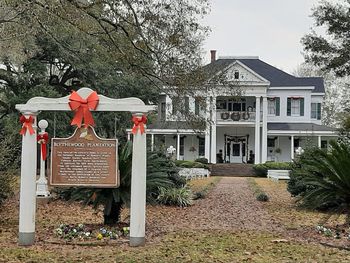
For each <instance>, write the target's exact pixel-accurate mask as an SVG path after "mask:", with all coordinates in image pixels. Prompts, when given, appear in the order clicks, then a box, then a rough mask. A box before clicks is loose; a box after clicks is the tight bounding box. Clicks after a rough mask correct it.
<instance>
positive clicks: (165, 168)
mask: <svg viewBox="0 0 350 263" xmlns="http://www.w3.org/2000/svg"><path fill="white" fill-rule="evenodd" d="M131 165H132V143H131V142H127V143H126V144H125V145H124V146H123V147H122V148H121V149H120V151H119V171H120V186H119V187H118V188H77V187H73V188H72V187H71V188H66V189H63V190H58V191H57V192H58V194H59V196H61V197H62V198H64V199H65V200H71V201H82V202H83V204H84V205H89V204H91V205H92V206H93V208H94V209H98V207H100V206H101V205H102V206H103V207H104V210H103V214H104V224H107V225H111V224H116V223H117V222H118V221H119V220H120V213H121V210H122V208H123V206H124V205H128V204H129V203H130V191H131ZM174 174H177V170H176V167H175V164H174V163H173V162H171V161H170V160H169V159H168V158H166V157H165V156H164V154H162V153H151V154H148V155H147V177H146V180H147V181H146V187H147V197H148V199H154V198H155V197H156V196H157V193H158V192H159V187H164V188H169V187H173V186H174V183H173V180H172V178H173V176H174Z"/></svg>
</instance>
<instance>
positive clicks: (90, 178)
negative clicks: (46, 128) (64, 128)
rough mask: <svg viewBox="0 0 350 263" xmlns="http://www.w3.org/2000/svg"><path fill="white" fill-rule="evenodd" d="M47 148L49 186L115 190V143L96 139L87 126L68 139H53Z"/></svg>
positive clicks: (116, 185) (116, 156) (116, 141)
mask: <svg viewBox="0 0 350 263" xmlns="http://www.w3.org/2000/svg"><path fill="white" fill-rule="evenodd" d="M51 147H52V151H51V177H50V184H51V185H53V186H81V187H118V186H119V172H118V140H117V139H102V138H99V137H98V136H97V135H96V133H95V131H94V129H93V128H92V127H91V126H89V127H88V128H77V129H76V130H75V132H74V134H73V136H72V137H70V138H65V139H61V138H53V139H52V144H51Z"/></svg>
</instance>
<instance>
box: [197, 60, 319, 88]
mask: <svg viewBox="0 0 350 263" xmlns="http://www.w3.org/2000/svg"><path fill="white" fill-rule="evenodd" d="M235 62H240V63H241V64H242V65H244V66H246V68H249V69H250V70H251V71H252V72H255V73H256V75H258V76H260V77H261V78H263V79H266V80H267V81H269V82H270V87H303V86H308V87H310V86H314V87H315V89H314V90H313V91H312V92H313V93H324V92H325V90H324V83H323V78H321V77H302V78H298V77H295V76H293V75H290V74H288V73H286V72H284V71H282V70H280V69H278V68H276V67H273V66H271V65H269V64H267V63H265V62H264V61H261V60H260V59H258V58H229V59H220V58H219V59H218V60H215V61H214V62H212V63H210V64H208V65H206V66H205V67H204V69H205V70H206V71H208V72H209V73H210V74H216V73H218V72H220V71H222V70H224V69H226V68H227V67H229V66H230V65H231V64H234V63H235Z"/></svg>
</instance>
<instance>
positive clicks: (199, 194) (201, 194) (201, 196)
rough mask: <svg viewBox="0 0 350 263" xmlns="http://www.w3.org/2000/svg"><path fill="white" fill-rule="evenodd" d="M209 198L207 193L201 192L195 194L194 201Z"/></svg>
mask: <svg viewBox="0 0 350 263" xmlns="http://www.w3.org/2000/svg"><path fill="white" fill-rule="evenodd" d="M206 196H207V191H205V190H203V191H199V192H195V193H194V194H193V200H198V199H204V198H205V197H206Z"/></svg>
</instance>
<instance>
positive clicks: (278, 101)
mask: <svg viewBox="0 0 350 263" xmlns="http://www.w3.org/2000/svg"><path fill="white" fill-rule="evenodd" d="M276 116H280V98H279V97H278V98H276Z"/></svg>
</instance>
